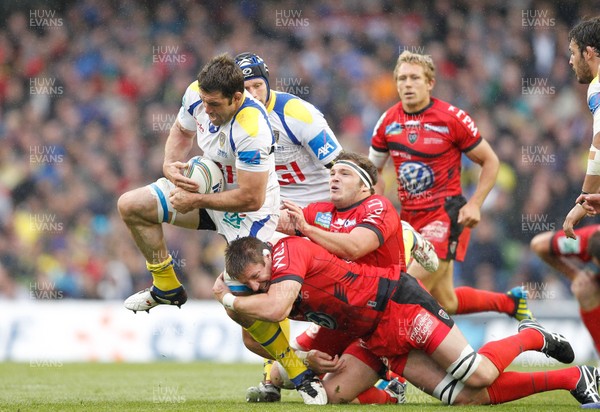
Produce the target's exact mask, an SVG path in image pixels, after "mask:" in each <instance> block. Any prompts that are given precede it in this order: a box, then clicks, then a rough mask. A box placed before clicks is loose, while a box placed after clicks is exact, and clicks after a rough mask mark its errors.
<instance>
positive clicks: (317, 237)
mask: <svg viewBox="0 0 600 412" xmlns="http://www.w3.org/2000/svg"><path fill="white" fill-rule="evenodd" d="M283 206H284V207H285V208H286V209H287V212H288V215H289V217H290V220H289V221H290V222H291V223H293V225H294V229H295V230H297V231H298V232H300V233H301V234H302V235H303V236H306V237H307V238H309V239H310V240H312V241H313V242H315V243H316V244H318V245H320V246H322V247H324V248H325V249H326V250H327V251H329V252H331V253H333V254H334V255H336V256H339V257H341V258H342V259H348V260H357V259H360V258H361V257H363V256H365V255H366V254H367V253H371V252H372V251H374V250H375V249H377V248H378V247H380V246H381V243H380V239H379V236H378V235H377V233H376V232H375V231H374V230H371V229H370V228H367V227H362V226H357V227H355V228H354V229H352V231H350V232H349V233H334V232H329V231H326V230H323V229H321V228H319V227H317V226H313V225H311V224H309V223H308V222H307V221H306V218H305V217H304V212H303V210H302V208H301V207H300V206H298V205H296V204H295V203H293V202H289V201H286V200H284V201H283Z"/></svg>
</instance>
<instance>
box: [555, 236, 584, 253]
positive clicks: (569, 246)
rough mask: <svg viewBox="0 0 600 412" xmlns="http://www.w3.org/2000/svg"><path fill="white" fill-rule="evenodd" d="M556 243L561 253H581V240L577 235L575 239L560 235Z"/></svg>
mask: <svg viewBox="0 0 600 412" xmlns="http://www.w3.org/2000/svg"><path fill="white" fill-rule="evenodd" d="M556 243H557V245H558V251H559V252H560V254H561V255H578V254H579V253H581V242H580V238H579V237H578V238H577V239H571V238H568V237H563V236H561V237H559V238H558V239H556Z"/></svg>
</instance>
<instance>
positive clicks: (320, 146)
mask: <svg viewBox="0 0 600 412" xmlns="http://www.w3.org/2000/svg"><path fill="white" fill-rule="evenodd" d="M308 145H309V146H310V148H311V150H312V151H313V153H314V154H315V155H316V156H317V158H318V159H319V160H323V159H325V158H326V157H327V156H329V155H330V154H331V153H332V152H334V151H335V150H336V149H337V148H338V145H337V144H336V143H335V142H334V141H333V139H332V138H331V136H330V135H329V133H327V130H322V131H321V132H320V133H319V134H318V135H316V136H315V137H313V138H312V139H311V141H310V142H308Z"/></svg>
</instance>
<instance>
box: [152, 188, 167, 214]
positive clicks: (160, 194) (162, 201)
mask: <svg viewBox="0 0 600 412" xmlns="http://www.w3.org/2000/svg"><path fill="white" fill-rule="evenodd" d="M150 187H151V188H152V189H153V190H154V191H155V192H156V195H157V196H158V200H159V201H160V205H161V206H162V208H163V218H162V221H163V222H168V221H169V206H168V205H167V199H166V198H165V195H164V194H163V192H161V190H160V189H159V188H158V186H156V183H152V184H151V185H150Z"/></svg>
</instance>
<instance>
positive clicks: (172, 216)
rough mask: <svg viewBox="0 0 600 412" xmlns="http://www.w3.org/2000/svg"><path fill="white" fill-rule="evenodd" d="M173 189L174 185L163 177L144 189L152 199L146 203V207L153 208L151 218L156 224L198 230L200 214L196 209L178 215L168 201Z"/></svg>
mask: <svg viewBox="0 0 600 412" xmlns="http://www.w3.org/2000/svg"><path fill="white" fill-rule="evenodd" d="M174 188H175V185H174V184H173V183H172V182H171V181H169V180H168V179H165V178H164V177H163V178H160V179H158V180H157V181H156V182H154V183H151V184H149V185H148V186H146V187H145V189H147V192H146V193H148V194H149V195H150V197H151V198H152V201H148V205H149V206H150V205H151V206H153V208H154V210H155V212H154V213H153V215H154V216H153V218H154V219H156V221H157V223H169V224H171V225H175V226H179V227H184V228H188V229H198V228H199V227H200V223H201V222H200V219H201V213H200V211H199V210H198V209H194V210H191V211H189V212H188V213H185V214H183V213H179V212H178V211H177V210H175V208H174V207H173V205H172V204H171V202H170V201H169V196H170V194H171V191H172V190H173V189H174Z"/></svg>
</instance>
